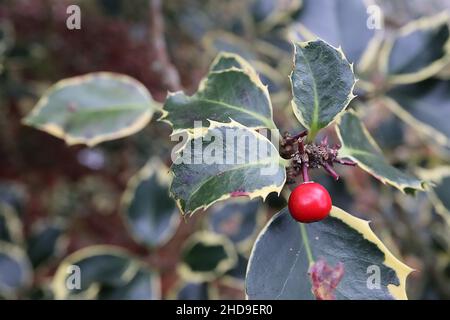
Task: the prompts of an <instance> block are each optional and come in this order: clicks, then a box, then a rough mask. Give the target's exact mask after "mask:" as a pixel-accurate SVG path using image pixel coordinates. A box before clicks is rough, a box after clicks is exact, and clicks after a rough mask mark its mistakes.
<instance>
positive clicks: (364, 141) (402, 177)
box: [337, 112, 424, 193]
mask: <svg viewBox="0 0 450 320" xmlns="http://www.w3.org/2000/svg"><path fill="white" fill-rule="evenodd" d="M337 133H338V136H339V139H340V140H341V143H342V149H341V150H340V151H339V154H340V155H341V156H342V157H348V158H350V159H352V160H354V161H356V162H357V163H358V166H359V167H361V168H362V169H363V170H365V171H367V172H368V173H370V174H371V175H373V176H374V177H375V178H377V179H379V180H380V181H381V182H383V183H388V184H390V185H391V186H394V187H396V188H398V189H399V190H401V191H402V192H407V193H414V192H415V191H416V190H423V189H424V182H423V181H421V180H419V179H417V178H416V177H414V176H412V175H409V174H406V173H404V172H402V171H400V170H398V169H397V168H395V167H393V166H391V165H390V164H389V163H388V162H387V161H386V159H385V158H384V156H383V153H382V151H381V150H380V148H379V147H378V145H377V144H376V142H375V141H374V140H373V138H372V137H371V135H370V133H369V132H368V131H367V129H366V128H365V126H364V124H363V123H362V122H361V120H360V119H359V118H358V116H357V115H356V114H355V113H354V112H346V113H345V114H343V115H342V117H341V118H340V119H339V123H338V126H337Z"/></svg>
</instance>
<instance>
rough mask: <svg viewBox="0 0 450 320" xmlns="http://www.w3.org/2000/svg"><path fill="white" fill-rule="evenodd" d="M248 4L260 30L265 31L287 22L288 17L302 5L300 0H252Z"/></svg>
mask: <svg viewBox="0 0 450 320" xmlns="http://www.w3.org/2000/svg"><path fill="white" fill-rule="evenodd" d="M250 5H251V8H250V10H251V12H252V14H253V17H254V19H255V20H256V22H257V23H258V28H259V29H260V32H267V31H269V30H271V29H272V28H274V27H276V26H277V25H278V24H281V23H287V22H289V21H288V20H289V17H290V16H292V15H293V14H294V13H295V12H296V11H298V10H299V9H300V7H301V6H302V0H275V1H273V0H252V1H251V2H250Z"/></svg>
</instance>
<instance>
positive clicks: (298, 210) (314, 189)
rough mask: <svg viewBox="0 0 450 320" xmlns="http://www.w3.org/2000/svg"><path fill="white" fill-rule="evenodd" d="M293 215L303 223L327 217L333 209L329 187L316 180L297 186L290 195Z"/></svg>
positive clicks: (290, 206) (290, 210)
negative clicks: (326, 187)
mask: <svg viewBox="0 0 450 320" xmlns="http://www.w3.org/2000/svg"><path fill="white" fill-rule="evenodd" d="M288 206H289V212H290V213H291V216H292V217H293V218H294V219H295V220H297V221H299V222H303V223H310V222H316V221H320V220H323V219H325V218H326V217H327V216H328V214H329V213H330V211H331V197H330V194H329V193H328V191H327V189H325V188H324V187H323V186H322V185H320V184H318V183H315V182H305V183H302V184H301V185H299V186H297V187H296V188H295V189H294V190H293V191H292V193H291V195H290V196H289V204H288Z"/></svg>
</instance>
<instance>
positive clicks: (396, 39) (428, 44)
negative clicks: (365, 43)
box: [380, 11, 450, 84]
mask: <svg viewBox="0 0 450 320" xmlns="http://www.w3.org/2000/svg"><path fill="white" fill-rule="evenodd" d="M449 22H450V17H449V13H448V12H447V11H444V12H442V13H440V14H438V15H435V16H431V17H424V18H421V19H418V20H415V21H412V22H410V23H408V24H407V25H405V26H404V27H403V28H401V29H400V30H398V31H397V32H396V33H395V35H394V36H393V37H391V38H389V39H387V40H386V41H385V43H384V45H383V48H382V50H381V53H380V65H381V70H382V71H383V72H384V73H385V74H387V75H388V81H389V82H390V83H391V84H407V83H413V82H419V81H422V80H425V79H427V78H429V77H432V76H433V75H435V74H437V73H438V72H439V71H441V70H442V69H443V68H444V67H445V66H446V65H447V64H448V63H449V62H450V29H449V28H450V26H449Z"/></svg>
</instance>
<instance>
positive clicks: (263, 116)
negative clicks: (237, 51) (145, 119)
mask: <svg viewBox="0 0 450 320" xmlns="http://www.w3.org/2000/svg"><path fill="white" fill-rule="evenodd" d="M163 111H164V115H163V117H162V118H161V120H163V121H165V122H167V123H169V124H170V125H171V126H172V128H173V130H174V132H175V133H176V132H179V131H183V130H189V129H193V128H194V125H195V121H199V122H200V127H206V126H207V124H208V120H213V121H217V122H230V120H231V119H232V120H234V121H237V122H239V123H241V124H242V125H245V126H247V127H250V128H272V129H273V128H275V124H274V123H273V120H272V104H271V102H270V98H269V93H268V91H267V88H266V87H265V86H264V85H263V84H262V83H261V81H260V80H259V78H258V76H257V75H256V72H255V71H254V70H253V68H252V67H251V66H250V65H249V64H248V63H247V62H246V61H245V60H243V59H242V58H240V57H239V56H235V55H230V54H224V55H221V56H218V57H217V59H216V60H215V61H214V62H213V64H212V65H211V71H210V72H209V74H208V76H207V78H205V79H203V81H202V82H201V83H200V87H199V90H198V91H197V93H196V94H195V95H193V96H192V97H189V96H186V95H185V94H184V93H183V92H175V93H173V94H170V95H169V96H168V97H167V100H166V102H165V104H164V109H163Z"/></svg>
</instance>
